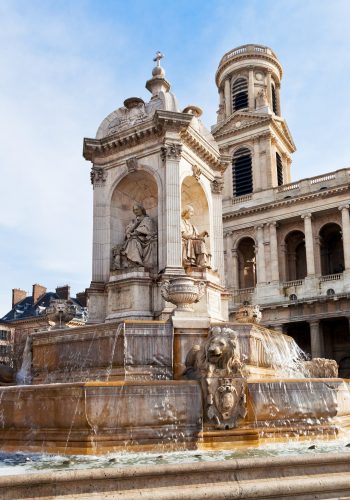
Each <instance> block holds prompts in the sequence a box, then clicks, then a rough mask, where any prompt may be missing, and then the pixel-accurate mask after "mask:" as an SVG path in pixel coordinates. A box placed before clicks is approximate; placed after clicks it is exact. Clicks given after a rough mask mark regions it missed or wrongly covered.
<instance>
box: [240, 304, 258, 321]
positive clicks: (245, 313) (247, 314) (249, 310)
mask: <svg viewBox="0 0 350 500" xmlns="http://www.w3.org/2000/svg"><path fill="white" fill-rule="evenodd" d="M261 317H262V314H261V311H260V307H259V306H243V307H240V309H239V310H238V311H237V312H236V321H238V322H239V323H257V324H258V323H260V321H261Z"/></svg>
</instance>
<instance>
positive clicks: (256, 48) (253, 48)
mask: <svg viewBox="0 0 350 500" xmlns="http://www.w3.org/2000/svg"><path fill="white" fill-rule="evenodd" d="M247 52H248V53H250V52H257V53H263V54H269V55H271V56H273V57H276V59H277V56H276V54H275V53H274V52H273V51H272V50H271V49H270V48H269V47H265V46H264V45H253V44H250V45H241V46H240V47H237V48H236V49H233V50H230V51H229V52H227V53H226V54H225V55H224V56H223V58H222V59H221V61H220V65H221V64H222V63H224V62H225V61H227V60H228V59H231V58H232V57H235V56H239V55H241V54H246V53H247Z"/></svg>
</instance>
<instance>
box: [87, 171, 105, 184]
mask: <svg viewBox="0 0 350 500" xmlns="http://www.w3.org/2000/svg"><path fill="white" fill-rule="evenodd" d="M106 179H107V172H105V170H104V169H103V168H102V167H92V169H91V171H90V180H91V184H92V185H93V186H94V187H97V186H102V185H103V184H104V183H105V182H106Z"/></svg>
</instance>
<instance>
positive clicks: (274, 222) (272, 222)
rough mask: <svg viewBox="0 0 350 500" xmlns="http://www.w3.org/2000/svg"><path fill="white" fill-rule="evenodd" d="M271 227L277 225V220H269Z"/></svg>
mask: <svg viewBox="0 0 350 500" xmlns="http://www.w3.org/2000/svg"><path fill="white" fill-rule="evenodd" d="M268 225H269V227H277V221H275V220H273V221H271V222H268Z"/></svg>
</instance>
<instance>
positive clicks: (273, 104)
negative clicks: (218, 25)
mask: <svg viewBox="0 0 350 500" xmlns="http://www.w3.org/2000/svg"><path fill="white" fill-rule="evenodd" d="M282 74H283V70H282V66H281V64H280V62H279V60H278V59H277V56H276V54H275V53H274V52H273V51H272V50H271V49H270V48H269V47H265V46H262V45H253V44H250V45H243V46H241V47H238V48H236V49H233V50H230V51H229V52H227V53H226V54H225V55H224V56H223V57H222V59H221V61H220V63H219V67H218V70H217V72H216V76H215V81H216V85H217V87H218V91H219V110H218V119H217V124H216V125H215V126H214V127H213V129H212V134H213V135H214V137H215V139H216V141H217V143H218V145H219V149H220V152H221V154H225V155H229V156H230V157H231V158H232V168H231V169H230V168H228V169H227V170H226V173H225V188H224V193H223V198H224V199H225V198H226V199H227V198H232V197H233V198H235V197H241V196H245V195H250V194H251V193H253V194H254V193H258V192H260V191H263V190H266V189H270V188H273V187H276V186H280V185H282V184H287V183H289V182H291V176H290V165H291V154H292V153H293V152H294V151H295V149H296V148H295V145H294V142H293V138H292V136H291V134H290V132H289V129H288V127H287V124H286V121H285V120H284V119H283V118H282V116H281V102H280V82H281V79H282Z"/></svg>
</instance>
